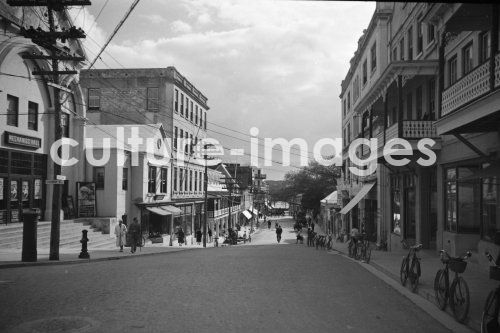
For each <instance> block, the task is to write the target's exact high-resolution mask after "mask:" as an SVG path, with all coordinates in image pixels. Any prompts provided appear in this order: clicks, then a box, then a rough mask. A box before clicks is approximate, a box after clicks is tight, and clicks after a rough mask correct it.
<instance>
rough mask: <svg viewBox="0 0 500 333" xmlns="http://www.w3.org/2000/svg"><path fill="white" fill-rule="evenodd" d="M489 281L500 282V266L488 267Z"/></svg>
mask: <svg viewBox="0 0 500 333" xmlns="http://www.w3.org/2000/svg"><path fill="white" fill-rule="evenodd" d="M490 279H492V280H496V281H500V266H490Z"/></svg>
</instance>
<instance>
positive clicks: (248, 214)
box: [242, 210, 252, 220]
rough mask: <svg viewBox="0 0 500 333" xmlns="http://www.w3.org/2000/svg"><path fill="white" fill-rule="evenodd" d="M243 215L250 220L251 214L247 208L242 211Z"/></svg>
mask: <svg viewBox="0 0 500 333" xmlns="http://www.w3.org/2000/svg"><path fill="white" fill-rule="evenodd" d="M242 213H243V215H245V217H246V218H247V220H250V219H251V218H252V214H251V213H250V212H249V211H248V210H244V211H242Z"/></svg>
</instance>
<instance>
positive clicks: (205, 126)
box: [203, 112, 207, 129]
mask: <svg viewBox="0 0 500 333" xmlns="http://www.w3.org/2000/svg"><path fill="white" fill-rule="evenodd" d="M203 114H204V117H203V128H204V129H207V113H206V112H203Z"/></svg>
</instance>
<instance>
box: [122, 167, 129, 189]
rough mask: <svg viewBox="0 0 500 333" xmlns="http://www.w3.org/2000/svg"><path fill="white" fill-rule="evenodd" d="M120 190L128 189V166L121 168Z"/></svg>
mask: <svg viewBox="0 0 500 333" xmlns="http://www.w3.org/2000/svg"><path fill="white" fill-rule="evenodd" d="M122 190H124V191H126V190H128V168H123V169H122Z"/></svg>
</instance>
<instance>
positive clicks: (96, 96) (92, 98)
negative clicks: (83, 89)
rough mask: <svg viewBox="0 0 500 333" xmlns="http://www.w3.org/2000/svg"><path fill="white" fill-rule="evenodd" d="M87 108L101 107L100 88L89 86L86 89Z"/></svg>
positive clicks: (95, 108)
mask: <svg viewBox="0 0 500 333" xmlns="http://www.w3.org/2000/svg"><path fill="white" fill-rule="evenodd" d="M88 104H89V110H99V108H100V107H101V89H99V88H89V90H88Z"/></svg>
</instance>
